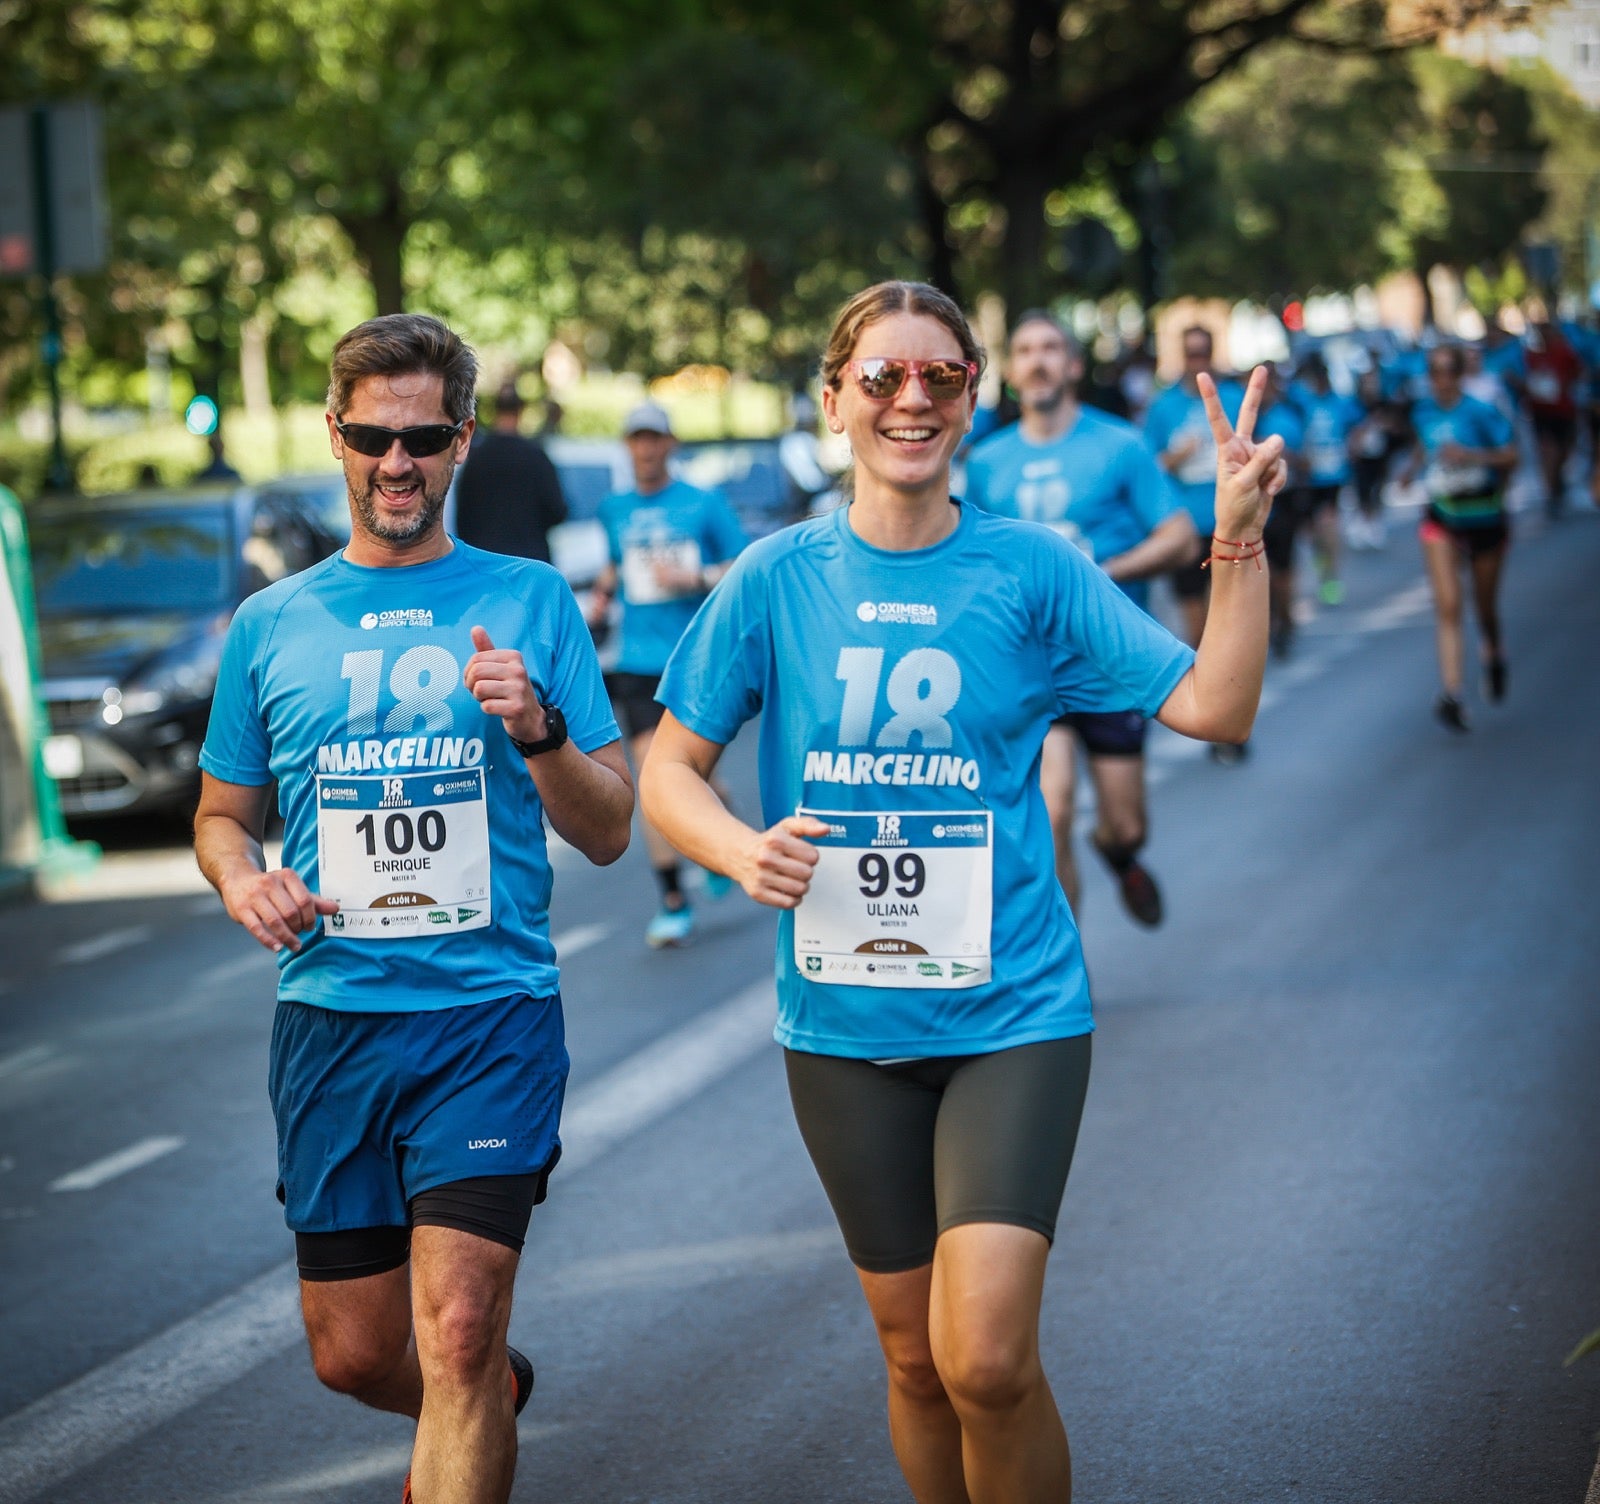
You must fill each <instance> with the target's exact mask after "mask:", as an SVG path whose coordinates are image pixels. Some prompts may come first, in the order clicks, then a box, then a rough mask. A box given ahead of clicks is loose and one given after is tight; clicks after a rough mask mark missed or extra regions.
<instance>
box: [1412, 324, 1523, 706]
mask: <svg viewBox="0 0 1600 1504" xmlns="http://www.w3.org/2000/svg"><path fill="white" fill-rule="evenodd" d="M1465 372H1466V360H1465V357H1464V356H1463V355H1462V352H1461V350H1460V348H1459V347H1458V346H1455V345H1441V346H1439V347H1438V348H1436V349H1433V350H1430V351H1429V352H1428V388H1429V395H1428V396H1426V397H1424V398H1423V399H1422V400H1421V401H1420V402H1418V403H1417V405H1416V407H1415V409H1413V411H1412V414H1411V423H1412V427H1413V428H1414V429H1415V430H1416V446H1415V448H1414V449H1413V451H1412V455H1411V458H1410V459H1409V460H1407V462H1406V464H1405V466H1404V467H1403V469H1402V471H1401V479H1402V480H1403V481H1404V482H1405V483H1406V484H1408V485H1409V484H1410V483H1411V482H1413V481H1414V480H1415V479H1416V477H1417V472H1418V471H1419V470H1421V471H1422V473H1423V479H1424V481H1425V482H1426V484H1427V488H1428V510H1427V512H1426V513H1425V514H1424V515H1423V519H1422V525H1421V527H1420V528H1419V529H1418V536H1419V537H1420V538H1421V540H1422V557H1423V560H1424V561H1425V563H1426V564H1427V566H1428V580H1429V583H1430V584H1431V585H1432V586H1433V615H1434V630H1435V636H1436V639H1437V642H1438V649H1439V678H1440V682H1441V685H1442V688H1441V691H1440V694H1439V697H1438V699H1437V700H1435V701H1434V706H1433V712H1434V714H1435V715H1436V716H1437V717H1438V718H1439V720H1440V722H1442V723H1443V724H1444V725H1445V726H1447V727H1449V729H1450V730H1452V731H1466V730H1467V729H1468V723H1467V713H1466V710H1465V709H1464V708H1463V707H1462V704H1461V693H1462V676H1463V672H1464V669H1463V664H1464V660H1465V657H1466V652H1465V647H1464V637H1463V633H1462V627H1461V573H1462V570H1463V569H1465V571H1466V572H1467V573H1468V574H1469V575H1470V577H1471V580H1472V603H1473V608H1474V610H1475V612H1476V614H1477V618H1478V651H1479V656H1480V657H1481V659H1482V662H1483V676H1484V692H1485V694H1486V695H1487V696H1488V698H1489V699H1490V700H1492V701H1499V700H1502V699H1504V698H1505V693H1506V673H1507V670H1506V656H1505V648H1504V646H1503V644H1502V642H1501V639H1500V605H1499V597H1500V568H1501V565H1502V564H1504V562H1505V557H1506V548H1507V546H1508V544H1509V543H1510V541H1511V530H1510V527H1509V526H1508V525H1507V522H1506V510H1505V487H1506V480H1507V478H1508V477H1509V476H1510V474H1511V472H1512V471H1513V470H1515V469H1516V468H1517V443H1516V437H1515V434H1514V433H1513V431H1512V427H1511V421H1510V419H1508V418H1507V417H1506V416H1505V414H1504V413H1502V412H1500V411H1499V410H1498V409H1497V408H1493V407H1491V406H1489V404H1488V403H1487V402H1480V401H1479V400H1478V399H1477V398H1476V397H1469V396H1467V394H1466V393H1465V392H1463V391H1462V390H1461V378H1462V376H1463V375H1464V374H1465ZM1424 466H1425V467H1426V468H1424Z"/></svg>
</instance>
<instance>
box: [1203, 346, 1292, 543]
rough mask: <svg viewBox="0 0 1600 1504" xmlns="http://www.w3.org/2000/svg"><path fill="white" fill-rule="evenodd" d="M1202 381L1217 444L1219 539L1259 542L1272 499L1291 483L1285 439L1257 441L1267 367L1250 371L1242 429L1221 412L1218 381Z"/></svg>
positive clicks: (1241, 407)
mask: <svg viewBox="0 0 1600 1504" xmlns="http://www.w3.org/2000/svg"><path fill="white" fill-rule="evenodd" d="M1197 379H1198V384H1199V387H1200V398H1201V400H1202V401H1203V402H1204V403H1205V406H1206V419H1207V421H1208V422H1209V423H1210V424H1211V434H1212V437H1213V438H1214V439H1215V440H1216V441H1217V525H1216V536H1217V537H1218V538H1224V539H1227V540H1228V541H1229V542H1236V543H1254V542H1255V540H1256V539H1257V538H1259V537H1260V536H1261V529H1262V528H1263V527H1265V526H1266V521H1267V514H1268V513H1269V512H1270V511H1271V510H1272V498H1273V497H1274V496H1276V495H1277V494H1278V492H1279V491H1281V490H1282V489H1283V487H1284V484H1285V482H1286V481H1287V480H1288V479H1289V467H1288V464H1287V462H1286V461H1285V460H1284V458H1283V440H1282V439H1280V438H1278V437H1277V436H1276V435H1273V436H1271V437H1269V438H1265V439H1262V440H1261V441H1260V443H1257V442H1256V441H1255V438H1254V434H1255V427H1256V417H1257V415H1258V414H1259V413H1260V411H1261V394H1262V392H1264V391H1265V390H1266V386H1267V370H1266V367H1265V366H1257V367H1256V368H1255V370H1253V371H1252V372H1251V373H1250V384H1249V385H1248V386H1247V387H1246V388H1245V394H1244V401H1243V402H1242V403H1241V404H1240V405H1239V426H1238V427H1237V428H1234V427H1233V425H1232V424H1230V423H1229V422H1228V415H1227V414H1226V413H1225V412H1223V410H1222V402H1221V400H1220V399H1219V398H1218V396H1217V384H1216V382H1214V381H1213V380H1212V379H1211V378H1210V377H1209V376H1208V375H1206V374H1205V373H1204V372H1202V373H1201V374H1200V376H1199V377H1198V378H1197Z"/></svg>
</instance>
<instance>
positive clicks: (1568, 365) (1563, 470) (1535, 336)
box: [1523, 302, 1583, 518]
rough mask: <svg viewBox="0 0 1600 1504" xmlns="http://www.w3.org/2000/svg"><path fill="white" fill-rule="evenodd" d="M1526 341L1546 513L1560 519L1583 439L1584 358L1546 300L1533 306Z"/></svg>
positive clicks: (1529, 391) (1531, 411)
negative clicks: (1580, 416)
mask: <svg viewBox="0 0 1600 1504" xmlns="http://www.w3.org/2000/svg"><path fill="white" fill-rule="evenodd" d="M1523 345H1524V350H1525V354H1524V360H1525V361H1526V364H1527V379H1526V388H1525V390H1526V395H1527V406H1528V416H1529V418H1530V419H1531V420H1532V422H1533V436H1534V441H1535V442H1536V444H1537V445H1538V449H1539V474H1540V477H1541V479H1542V480H1543V482H1544V509H1545V515H1546V516H1548V517H1552V518H1554V517H1559V516H1560V515H1561V514H1562V512H1563V510H1564V509H1565V507H1566V501H1567V461H1568V460H1570V459H1571V458H1572V451H1573V447H1574V446H1575V444H1576V443H1577V438H1578V402H1579V398H1580V396H1581V391H1582V386H1583V362H1582V361H1581V360H1580V359H1579V358H1578V352H1577V351H1576V350H1574V349H1573V347H1572V343H1571V341H1570V340H1568V339H1567V337H1566V335H1564V334H1563V333H1562V332H1561V330H1560V329H1558V328H1557V327H1556V326H1555V324H1553V323H1552V322H1551V321H1550V315H1549V313H1548V312H1547V311H1546V309H1545V306H1544V304H1543V303H1539V302H1534V303H1531V304H1530V305H1529V308H1528V333H1527V337H1526V339H1525V340H1524V341H1523Z"/></svg>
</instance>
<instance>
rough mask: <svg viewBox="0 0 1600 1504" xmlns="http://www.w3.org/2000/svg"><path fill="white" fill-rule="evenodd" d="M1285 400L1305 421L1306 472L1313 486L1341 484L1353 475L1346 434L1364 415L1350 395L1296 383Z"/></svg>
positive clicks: (1347, 434) (1346, 483)
mask: <svg viewBox="0 0 1600 1504" xmlns="http://www.w3.org/2000/svg"><path fill="white" fill-rule="evenodd" d="M1289 400H1290V401H1291V402H1292V403H1293V404H1294V405H1295V407H1296V408H1298V409H1299V412H1300V416H1301V417H1302V418H1303V419H1304V420H1305V456H1306V474H1307V479H1308V481H1309V483H1310V484H1311V485H1313V486H1343V485H1348V484H1349V483H1350V481H1351V480H1352V479H1353V478H1354V475H1355V471H1354V469H1353V467H1352V466H1351V463H1350V434H1351V432H1352V431H1353V430H1354V429H1355V427H1356V425H1357V424H1358V423H1360V422H1361V421H1362V420H1363V419H1364V418H1365V417H1366V415H1367V414H1366V409H1365V408H1364V407H1362V406H1361V404H1360V403H1359V402H1357V401H1356V400H1355V398H1354V397H1342V396H1340V395H1339V393H1338V392H1335V391H1333V390H1331V389H1330V390H1328V391H1326V392H1321V393H1318V392H1314V391H1312V390H1311V388H1310V387H1308V386H1301V385H1298V384H1296V385H1295V386H1293V387H1291V388H1290V391H1289Z"/></svg>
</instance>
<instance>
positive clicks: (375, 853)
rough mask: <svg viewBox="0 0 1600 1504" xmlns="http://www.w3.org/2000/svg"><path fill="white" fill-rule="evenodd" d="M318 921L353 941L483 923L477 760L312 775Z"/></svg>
mask: <svg viewBox="0 0 1600 1504" xmlns="http://www.w3.org/2000/svg"><path fill="white" fill-rule="evenodd" d="M317 869H318V876H319V881H318V888H319V890H320V891H321V892H322V893H323V894H324V895H325V896H326V897H328V898H336V899H338V900H339V912H338V913H336V914H330V915H328V916H327V918H326V919H324V920H323V925H324V927H325V928H326V930H327V932H328V933H329V934H330V935H340V936H343V937H344V938H346V939H350V940H406V939H413V938H415V937H416V936H419V935H435V934H441V933H442V934H450V933H453V932H455V931H457V930H475V929H481V928H483V926H484V925H486V924H488V923H489V818H488V797H487V790H486V786H485V783H484V772H483V769H482V768H463V769H456V770H455V771H452V772H449V773H406V774H401V775H399V776H390V777H381V778H341V777H338V776H334V775H328V774H323V775H320V776H319V777H318V779H317Z"/></svg>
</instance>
